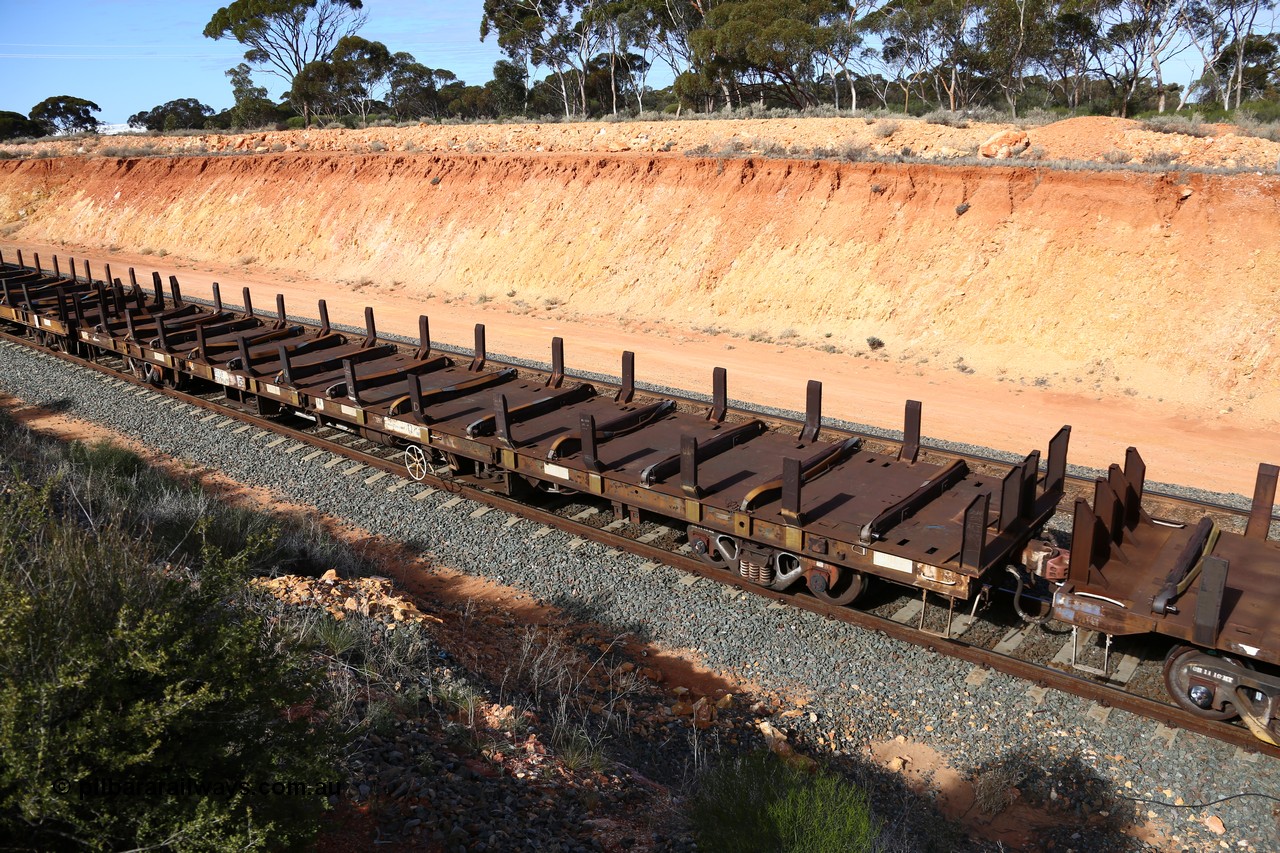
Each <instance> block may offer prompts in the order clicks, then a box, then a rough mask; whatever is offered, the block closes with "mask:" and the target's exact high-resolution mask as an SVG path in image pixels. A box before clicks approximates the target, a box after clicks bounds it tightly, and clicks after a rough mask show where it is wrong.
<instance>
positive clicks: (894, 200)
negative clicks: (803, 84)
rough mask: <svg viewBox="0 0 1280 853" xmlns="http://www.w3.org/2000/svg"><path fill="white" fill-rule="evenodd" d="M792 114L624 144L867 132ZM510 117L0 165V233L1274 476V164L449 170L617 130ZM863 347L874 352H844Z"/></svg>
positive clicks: (781, 388) (767, 386)
mask: <svg viewBox="0 0 1280 853" xmlns="http://www.w3.org/2000/svg"><path fill="white" fill-rule="evenodd" d="M812 122H813V124H812V125H809V124H805V122H801V121H790V120H786V121H781V122H775V123H769V124H768V125H767V126H764V127H760V128H756V127H746V126H745V125H751V124H756V125H764V124H765V123H762V122H755V123H750V122H680V123H671V122H664V123H659V124H657V125H653V126H651V127H650V131H651V134H653V135H654V137H653V138H655V139H656V138H657V137H656V135H657V134H659V133H667V132H674V131H672V130H671V129H672V128H675V129H678V130H681V129H684V128H691V129H692V130H690V131H688V133H693V131H698V132H701V133H703V134H708V133H712V132H716V133H720V134H724V133H726V132H727V131H731V132H733V133H738V134H742V135H746V134H748V133H750V134H752V136H753V138H763V136H764V134H765V131H768V132H770V133H773V134H774V135H775V136H777V137H782V136H784V135H785V134H789V133H790V134H800V133H803V136H802V139H803V142H804V144H816V143H815V142H814V140H816V139H819V138H820V137H822V134H824V133H828V134H829V133H831V130H830V128H831V127H832V126H834V125H835V124H836V123H837V122H839V123H840V124H842V126H843V127H844V128H846V129H848V128H850V127H856V128H866V127H870V126H869V125H866V124H865V123H863V122H861V120H857V121H850V120H812ZM737 125H744V126H743V127H736V126H737ZM792 126H797V127H798V128H799V130H795V129H793V128H792ZM537 130H538V129H537V128H533V126H530V125H515V126H496V127H490V128H487V129H486V128H484V127H483V126H478V127H477V126H466V127H449V128H419V129H412V128H411V129H405V130H404V131H399V130H397V129H377V130H376V131H373V130H371V131H355V132H349V133H348V134H345V135H344V134H342V133H339V132H336V131H325V132H312V134H313V135H312V137H311V139H312V140H313V142H314V141H315V140H316V139H317V138H319V137H318V136H317V135H316V134H317V133H319V134H323V135H324V138H325V139H329V140H331V141H334V144H333V145H322V146H313V150H312V151H308V152H300V153H288V152H285V153H279V154H266V155H259V156H245V157H230V158H228V157H205V156H193V157H182V158H143V159H131V160H120V159H113V158H104V157H88V158H85V157H77V158H63V159H52V160H33V161H25V162H7V163H2V164H0V221H6V222H10V223H11V224H10V225H9V226H8V227H7V228H6V229H5V230H6V231H7V232H8V234H9V236H8V237H6V238H5V239H4V240H3V244H4V245H6V246H7V245H27V246H35V245H38V244H44V245H45V248H44V249H43V250H42V253H43V254H45V255H46V256H47V254H48V253H50V252H52V251H57V252H59V254H62V255H64V256H65V255H66V254H68V253H73V254H80V255H83V254H84V253H85V252H86V251H87V252H88V253H90V255H91V256H93V257H95V258H97V259H102V258H110V259H111V260H112V263H113V265H114V266H116V267H117V269H119V268H120V267H123V266H127V265H130V264H132V265H135V266H137V267H139V269H140V270H143V269H145V270H149V269H150V268H151V267H152V266H159V267H160V268H161V269H162V270H163V271H165V272H166V273H168V272H173V271H177V272H179V273H180V274H181V276H182V280H183V283H184V286H185V287H186V289H187V290H188V291H189V292H191V293H199V292H200V290H201V288H200V287H199V286H198V282H199V281H201V280H206V281H207V280H213V278H217V279H218V280H221V281H222V282H223V284H224V287H225V286H231V287H235V286H237V285H238V284H240V283H242V282H261V283H263V284H264V285H267V286H266V287H263V288H256V289H257V290H259V291H262V290H266V291H270V290H272V288H276V289H281V290H283V291H284V292H285V293H286V295H287V296H288V299H289V303H290V306H291V308H292V309H294V310H304V309H303V308H302V306H303V305H304V304H305V303H308V302H312V301H313V300H314V299H315V298H316V297H317V296H319V295H324V296H326V297H328V298H329V299H330V304H331V306H333V308H334V313H335V319H336V317H337V316H338V315H341V316H343V317H345V318H346V319H347V320H348V321H352V322H357V319H356V318H358V316H359V308H360V307H362V306H363V304H365V303H369V304H373V305H375V306H376V307H377V308H378V316H379V324H380V327H382V328H385V329H387V330H391V331H398V332H403V333H406V334H413V333H414V332H415V330H416V323H415V319H414V318H416V316H417V314H418V313H423V312H425V313H429V314H431V316H432V327H433V329H434V330H435V331H436V335H437V337H439V338H441V339H447V340H450V341H452V342H455V343H465V342H466V341H467V340H469V331H468V326H469V324H471V323H473V322H476V321H477V320H478V319H483V320H485V321H487V322H489V323H490V327H491V333H490V342H491V343H490V345H491V347H492V348H493V349H495V350H498V351H502V352H506V353H510V354H513V355H527V356H533V357H544V358H545V351H546V348H547V341H548V339H549V338H550V336H551V335H552V334H563V335H564V336H565V338H566V341H567V344H568V349H569V359H570V361H571V363H573V364H578V365H582V366H584V367H589V368H591V369H602V370H608V371H610V372H616V370H617V368H616V362H617V358H618V352H619V351H620V350H621V349H623V348H630V349H634V350H636V351H637V353H638V360H639V371H640V374H641V376H642V377H643V378H648V379H650V380H652V381H657V382H663V383H668V384H673V385H679V386H682V387H686V388H692V389H703V388H704V387H705V386H706V385H707V382H708V380H707V377H708V376H709V374H710V369H711V367H712V366H714V365H716V364H723V365H725V366H727V367H729V368H730V382H731V394H732V395H733V396H736V397H740V398H746V399H752V400H756V401H758V402H762V403H771V404H776V405H783V406H787V407H789V408H798V407H799V406H800V404H801V396H802V390H803V382H804V380H805V379H807V378H809V377H811V376H812V377H818V378H822V379H824V381H825V383H826V389H827V397H828V406H827V409H828V412H830V413H831V414H833V415H838V416H844V417H848V418H851V419H855V420H863V421H867V422H871V423H877V424H884V425H893V424H896V423H897V422H898V421H899V419H900V417H901V406H902V401H903V399H905V398H906V397H915V398H918V399H922V400H924V401H925V413H926V420H925V429H926V432H927V433H932V434H935V435H940V436H945V437H948V438H953V439H956V440H961V441H973V442H976V443H983V444H988V445H994V446H997V447H1001V448H1005V449H1010V450H1018V451H1025V450H1026V449H1029V448H1031V447H1035V446H1041V445H1043V443H1044V441H1045V440H1046V438H1047V437H1048V436H1049V435H1050V434H1051V433H1052V431H1053V430H1054V429H1056V427H1057V426H1058V425H1060V424H1061V423H1064V422H1070V423H1072V424H1074V425H1075V427H1076V432H1075V435H1074V436H1073V454H1072V455H1073V461H1075V462H1079V463H1081V464H1089V465H1094V466H1103V467H1105V465H1106V464H1107V463H1109V462H1111V461H1116V460H1117V459H1119V458H1120V457H1121V456H1122V455H1123V451H1124V447H1125V446H1126V445H1128V444H1136V445H1137V446H1139V447H1140V448H1141V449H1142V450H1143V452H1144V454H1145V455H1146V456H1147V458H1148V463H1149V466H1150V471H1151V476H1152V477H1153V478H1154V479H1157V480H1166V481H1178V482H1183V483H1190V484H1195V485H1201V486H1205V487H1208V488H1215V489H1229V490H1232V491H1243V492H1245V493H1249V492H1250V491H1251V484H1252V477H1253V470H1254V467H1255V466H1256V464H1257V462H1258V461H1262V460H1270V461H1275V460H1278V459H1280V439H1277V437H1276V430H1275V427H1276V425H1277V423H1280V395H1277V394H1275V389H1276V388H1277V387H1278V386H1280V349H1278V348H1277V344H1276V334H1277V331H1278V330H1280V322H1278V321H1277V312H1276V306H1277V305H1278V304H1280V285H1277V282H1280V241H1278V240H1277V239H1276V238H1277V236H1278V235H1277V231H1280V212H1278V205H1277V202H1278V201H1280V178H1277V177H1276V176H1275V175H1274V174H1271V175H1260V174H1252V173H1244V174H1232V175H1210V174H1197V173H1169V174H1165V173H1144V172H1124V171H1105V172H1090V171H1075V170H1073V171H1061V170H1055V169H1047V168H1044V167H1042V166H1034V165H1032V164H1029V163H1017V164H1014V165H1009V166H996V167H991V166H987V167H983V166H971V165H970V166H963V165H952V166H935V165H929V164H921V163H914V164H898V163H853V164H847V163H845V164H841V163H833V162H815V161H812V160H785V159H768V158H761V157H739V158H736V159H717V158H705V159H698V158H687V157H685V156H683V155H682V154H679V153H671V154H663V153H657V154H639V153H635V152H634V151H632V152H615V153H611V154H601V153H581V154H569V153H546V152H545V151H544V152H541V153H539V152H536V151H535V152H534V153H503V154H469V153H465V149H466V148H467V147H471V148H477V149H480V150H484V148H486V147H495V148H503V147H506V148H509V149H510V148H514V149H517V150H519V151H523V152H527V151H528V148H529V147H530V145H531V144H532V142H533V141H537V142H539V144H540V146H541V147H543V148H547V149H551V150H555V151H558V152H562V151H563V150H564V149H565V148H566V147H569V146H570V144H571V143H572V144H574V145H577V146H578V147H579V148H581V149H586V151H592V152H594V151H596V150H597V149H596V148H595V147H593V146H597V145H602V144H607V143H603V142H602V141H601V136H602V134H600V132H599V131H601V130H604V131H606V133H605V134H604V135H603V136H604V138H605V139H607V138H608V135H609V134H614V133H622V132H623V131H625V132H626V133H637V132H638V131H637V129H636V127H635V126H634V125H628V126H623V125H552V126H546V127H545V128H543V129H542V130H543V131H544V132H543V133H542V135H541V136H530V134H534V133H535V132H536V131H537ZM908 130H909V131H911V132H912V133H916V134H917V137H916V139H917V144H921V143H920V141H919V138H920V137H921V136H922V135H924V134H934V135H936V136H938V138H939V139H942V138H943V137H944V135H946V134H950V136H945V138H946V140H947V141H948V143H953V144H954V145H956V146H963V145H967V144H969V143H967V142H965V139H966V138H967V137H965V138H960V135H962V134H968V135H969V136H970V137H972V138H974V139H978V138H979V137H982V138H985V136H986V135H989V133H990V132H991V130H992V128H991V127H990V126H987V127H981V128H967V129H957V128H945V127H941V126H938V125H928V124H925V123H922V122H917V123H911V126H910V127H906V126H904V127H902V128H899V129H898V130H896V131H895V135H896V134H899V133H901V134H905V133H907V132H908ZM588 131H591V135H589V136H586V134H587V132H588ZM375 132H376V133H383V134H387V133H401V134H405V135H407V136H406V139H410V140H412V139H418V140H419V142H418V143H416V145H417V147H427V143H428V142H429V141H430V140H429V139H428V137H429V136H430V137H431V138H436V137H439V136H440V135H441V134H445V133H446V132H447V133H452V134H454V135H455V136H457V135H458V134H462V135H464V136H465V135H467V134H469V135H470V136H469V137H468V138H481V139H485V140H489V142H485V143H484V144H483V145H481V144H478V143H477V144H473V145H470V146H467V145H466V143H465V142H458V141H457V139H454V141H453V142H449V144H448V146H447V147H450V148H453V147H462V148H463V149H464V150H463V151H462V152H461V153H452V154H428V153H421V152H408V153H404V152H388V153H381V154H358V155H357V154H335V153H317V152H316V151H315V150H314V148H315V147H326V148H337V147H338V144H337V143H338V142H341V141H342V140H345V144H347V145H351V146H356V145H367V141H361V140H364V135H367V134H370V133H375ZM859 132H864V131H861V130H859ZM486 133H487V136H485V134H486ZM432 134H434V136H431V135H432ZM575 134H577V137H576V141H575V136H574V135H575ZM1031 135H1032V142H1033V145H1038V144H1041V143H1043V144H1044V145H1046V146H1050V145H1058V146H1059V148H1060V149H1061V150H1062V151H1063V152H1075V153H1076V154H1077V155H1079V154H1082V153H1087V151H1088V150H1092V149H1099V148H1101V149H1104V150H1110V149H1107V148H1106V146H1111V145H1115V144H1116V140H1117V139H1119V140H1121V141H1122V142H1123V141H1124V140H1125V139H1136V138H1138V137H1142V136H1143V135H1145V136H1146V137H1152V138H1153V140H1154V141H1152V142H1151V144H1152V145H1154V144H1156V143H1162V144H1165V145H1183V146H1184V147H1188V146H1189V147H1188V150H1190V148H1196V151H1197V152H1200V153H1198V154H1197V155H1196V156H1201V155H1202V154H1203V152H1204V151H1205V150H1208V149H1212V147H1213V146H1214V145H1217V151H1218V153H1219V155H1224V154H1225V155H1232V156H1237V157H1238V156H1243V155H1242V154H1241V153H1240V152H1241V151H1243V150H1244V148H1248V149H1249V150H1250V151H1254V152H1255V154H1256V156H1258V157H1263V156H1269V157H1271V158H1272V159H1273V160H1274V158H1275V156H1276V155H1275V152H1274V151H1271V152H1268V151H1266V150H1264V149H1265V146H1272V147H1273V148H1276V149H1277V150H1280V146H1276V145H1275V143H1267V142H1264V141H1263V140H1257V139H1248V140H1242V139H1240V138H1239V137H1235V136H1234V135H1231V134H1225V135H1223V136H1219V137H1216V138H1213V137H1211V138H1208V139H1195V138H1191V137H1178V136H1176V135H1169V134H1155V133H1151V132H1150V131H1144V130H1141V129H1140V128H1139V127H1138V126H1137V125H1136V123H1133V122H1118V121H1116V120H1110V119H1075V120H1072V121H1070V122H1061V123H1059V124H1058V125H1049V126H1047V127H1044V128H1039V129H1032V130H1031ZM197 138H198V137H182V138H179V139H178V140H174V141H175V143H178V142H181V143H182V144H186V143H187V141H189V140H192V139H197ZM272 138H273V139H274V138H276V137H275V136H273V137H272ZM297 138H298V135H297V134H292V135H289V134H285V135H280V137H279V140H284V141H279V140H278V141H276V142H273V143H271V144H273V145H280V146H282V147H288V146H293V145H295V144H296V141H297ZM388 138H389V137H388ZM459 138H461V137H459ZM584 138H585V140H586V141H584ZM633 138H636V137H633ZM696 138H697V137H690V138H687V139H686V138H683V137H682V138H681V139H680V140H679V142H680V145H684V144H687V143H689V142H692V141H693V140H694V139H696ZM707 138H708V139H709V137H707ZM798 138H801V137H798ZM870 138H878V137H875V136H874V133H872V134H871V137H870ZM1144 138H1145V137H1144ZM143 139H146V140H147V141H154V140H150V139H148V138H143ZM219 139H222V137H219ZM231 139H234V137H232V138H231ZM246 139H249V138H248V137H246ZM250 141H251V142H252V144H253V145H255V146H257V147H261V146H260V145H259V144H258V142H259V141H258V140H253V139H251V140H250ZM446 141H447V140H446ZM668 141H669V140H668ZM979 141H980V139H979ZM490 142H492V145H490ZM1246 143H1247V144H1246ZM246 144H248V143H246ZM441 144H443V143H441ZM663 144H664V145H665V142H664V143H663ZM703 144H708V143H703ZM939 144H941V143H939ZM1130 144H1134V145H1136V143H1130ZM1144 144H1146V143H1145V142H1144ZM1233 146H1235V147H1233ZM1241 146H1243V147H1241ZM533 147H539V146H538V145H534V146H533ZM676 150H677V151H678V150H679V149H678V147H677V149H676ZM1152 150H1155V149H1152ZM1257 152H1261V153H1257ZM1187 156H1190V154H1188V155H1187ZM1232 156H1229V157H1227V158H1226V159H1227V160H1230V159H1232ZM1218 162H1220V163H1221V162H1226V160H1219V161H1218ZM965 205H967V207H964V209H963V211H962V210H961V209H960V208H961V207H962V206H965ZM57 241H66V244H67V245H63V246H60V247H59V248H56V249H55V248H54V247H53V246H52V245H50V244H53V243H55V242H57ZM72 246H74V247H75V248H74V249H71V248H70V247H72ZM112 249H114V252H112V251H111V250H112ZM155 250H165V251H167V252H168V253H169V254H168V255H167V256H166V257H163V258H160V257H157V255H155V254H153V253H152V252H153V251H155ZM144 251H146V252H147V253H146V254H143V252H144ZM197 270H199V271H200V272H197ZM116 274H119V272H117V273H116ZM224 292H227V291H226V290H224ZM265 296H266V294H265V293H264V294H262V295H260V296H259V299H260V300H261V299H264V298H265ZM873 336H874V337H876V338H879V339H881V340H883V341H884V343H885V346H884V347H883V348H882V349H880V350H878V351H875V352H872V351H870V350H869V348H868V345H867V339H868V338H869V337H873ZM753 374H757V375H761V378H760V379H759V380H757V381H755V382H752V383H751V384H750V385H748V379H747V377H748V376H751V375H753ZM975 410H980V411H982V412H983V413H984V415H983V416H982V417H980V418H978V419H975V418H974V417H973V413H974V411H975ZM988 412H989V413H991V415H990V416H986V415H985V413H988ZM1193 446H1194V447H1198V448H1202V449H1196V450H1189V448H1191V447H1193Z"/></svg>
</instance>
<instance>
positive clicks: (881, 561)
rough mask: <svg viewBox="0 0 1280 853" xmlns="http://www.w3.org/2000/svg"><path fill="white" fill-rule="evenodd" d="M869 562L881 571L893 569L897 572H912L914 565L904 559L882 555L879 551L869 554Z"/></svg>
mask: <svg viewBox="0 0 1280 853" xmlns="http://www.w3.org/2000/svg"><path fill="white" fill-rule="evenodd" d="M871 562H872V563H874V564H876V565H877V566H880V567H881V568H883V569H893V570H894V571H897V572H910V571H913V570H914V565H913V564H912V562H911V561H910V560H908V559H907V558H906V557H895V556H893V555H892V554H884V553H881V552H880V551H872V552H871Z"/></svg>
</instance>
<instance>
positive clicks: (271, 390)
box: [262, 382, 280, 397]
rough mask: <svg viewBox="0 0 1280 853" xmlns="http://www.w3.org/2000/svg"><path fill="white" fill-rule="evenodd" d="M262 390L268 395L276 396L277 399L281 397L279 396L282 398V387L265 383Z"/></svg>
mask: <svg viewBox="0 0 1280 853" xmlns="http://www.w3.org/2000/svg"><path fill="white" fill-rule="evenodd" d="M262 390H263V391H265V392H266V393H268V394H272V395H274V396H276V397H279V396H280V386H279V385H268V384H267V383H265V382H264V383H262Z"/></svg>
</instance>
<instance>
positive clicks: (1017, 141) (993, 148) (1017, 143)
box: [978, 130, 1031, 160]
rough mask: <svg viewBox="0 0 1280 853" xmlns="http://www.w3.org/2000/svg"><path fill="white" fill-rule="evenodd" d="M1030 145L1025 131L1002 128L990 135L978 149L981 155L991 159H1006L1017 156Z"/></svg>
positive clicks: (1029, 139)
mask: <svg viewBox="0 0 1280 853" xmlns="http://www.w3.org/2000/svg"><path fill="white" fill-rule="evenodd" d="M1030 147H1031V138H1030V137H1029V136H1027V134H1026V132H1025V131H1021V130H1002V131H1000V132H999V133H997V134H996V135H994V136H992V137H991V138H990V139H988V140H987V141H986V142H984V143H982V146H981V147H980V148H979V149H978V152H979V153H980V154H982V156H983V157H988V158H991V159H993V160H1008V159H1009V158H1010V157H1017V156H1018V155H1019V154H1021V153H1022V152H1023V151H1026V150H1027V149H1028V148H1030Z"/></svg>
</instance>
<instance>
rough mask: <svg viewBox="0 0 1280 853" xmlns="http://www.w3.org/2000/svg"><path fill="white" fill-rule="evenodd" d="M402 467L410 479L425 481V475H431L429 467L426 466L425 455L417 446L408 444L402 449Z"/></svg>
mask: <svg viewBox="0 0 1280 853" xmlns="http://www.w3.org/2000/svg"><path fill="white" fill-rule="evenodd" d="M404 467H405V468H406V469H407V470H408V471H409V476H410V477H412V478H413V479H415V480H419V481H421V480H425V479H426V477H427V474H429V473H431V466H430V465H428V464H427V454H426V453H425V452H423V450H422V447H421V446H420V445H417V444H410V445H409V446H408V447H406V448H405V449H404Z"/></svg>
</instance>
